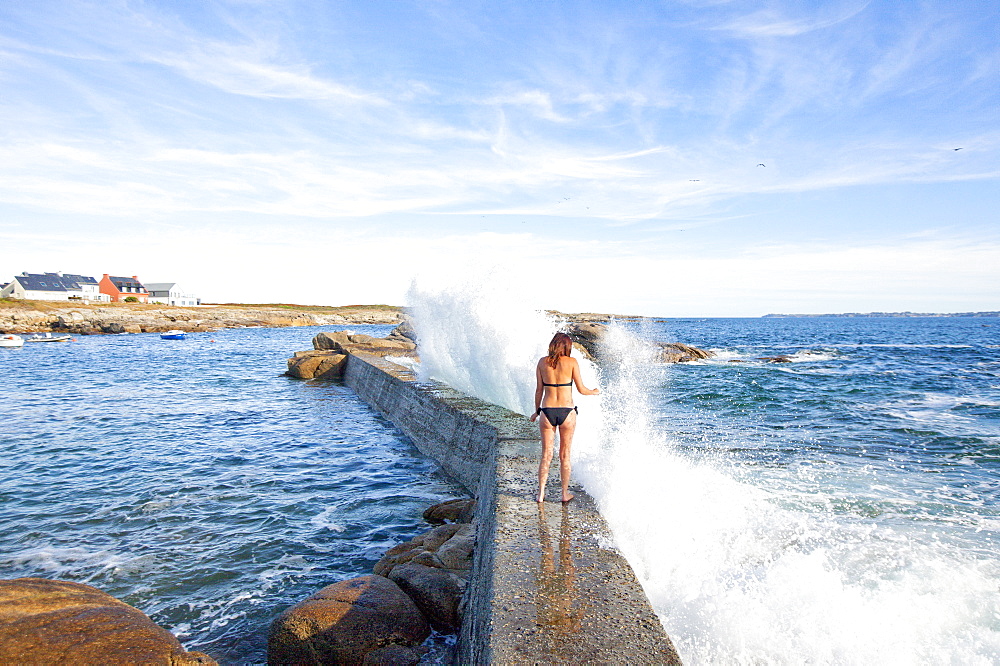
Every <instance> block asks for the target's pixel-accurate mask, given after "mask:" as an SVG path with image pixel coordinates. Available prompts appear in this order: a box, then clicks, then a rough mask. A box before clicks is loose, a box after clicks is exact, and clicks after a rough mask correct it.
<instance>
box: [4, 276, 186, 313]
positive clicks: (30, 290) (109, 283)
mask: <svg viewBox="0 0 1000 666" xmlns="http://www.w3.org/2000/svg"><path fill="white" fill-rule="evenodd" d="M0 298H19V299H25V300H33V301H70V302H73V301H79V302H82V303H161V304H163V305H181V306H184V305H201V299H200V298H198V297H197V296H193V295H191V294H188V293H186V292H185V291H184V290H183V289H181V288H180V287H179V286H178V285H177V283H176V282H147V283H145V284H143V283H142V282H140V281H139V278H138V277H137V276H135V275H133V276H132V277H118V276H115V275H108V274H107V273H105V274H104V277H102V278H101V279H100V281H98V280H95V279H94V278H92V277H88V276H86V275H73V274H71V273H63V272H56V273H27V272H25V273H21V274H20V275H15V276H14V279H12V280H11V281H10V282H7V283H0Z"/></svg>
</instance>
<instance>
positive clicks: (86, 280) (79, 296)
mask: <svg viewBox="0 0 1000 666" xmlns="http://www.w3.org/2000/svg"><path fill="white" fill-rule="evenodd" d="M0 298H24V299H29V300H33V301H87V302H90V301H108V300H110V299H109V298H108V297H107V296H106V295H104V294H102V293H101V292H100V287H99V286H98V284H97V280H95V279H94V278H92V277H87V276H86V275H73V274H72V273H62V272H56V273H28V272H27V271H25V272H24V273H21V274H20V275H15V276H14V279H13V280H11V281H10V283H9V284H7V286H5V287H4V288H3V289H2V290H0Z"/></svg>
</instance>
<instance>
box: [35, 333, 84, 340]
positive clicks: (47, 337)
mask: <svg viewBox="0 0 1000 666" xmlns="http://www.w3.org/2000/svg"><path fill="white" fill-rule="evenodd" d="M72 337H73V336H71V335H68V334H64V335H52V334H51V333H42V334H41V335H32V336H31V337H29V338H27V339H26V340H25V342H68V341H69V340H70V338H72Z"/></svg>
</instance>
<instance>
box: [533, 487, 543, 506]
mask: <svg viewBox="0 0 1000 666" xmlns="http://www.w3.org/2000/svg"><path fill="white" fill-rule="evenodd" d="M535 501H536V502H538V503H539V504H541V503H542V502H544V501H545V491H544V490H539V491H538V495H537V496H536V497H535Z"/></svg>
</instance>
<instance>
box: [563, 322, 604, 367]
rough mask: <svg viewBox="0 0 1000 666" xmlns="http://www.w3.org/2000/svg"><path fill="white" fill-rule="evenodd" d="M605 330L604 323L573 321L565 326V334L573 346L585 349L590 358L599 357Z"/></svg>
mask: <svg viewBox="0 0 1000 666" xmlns="http://www.w3.org/2000/svg"><path fill="white" fill-rule="evenodd" d="M607 331H608V327H607V326H606V325H604V324H595V323H592V322H574V323H571V324H569V326H567V327H566V333H567V335H569V337H571V338H572V339H573V346H574V347H576V348H577V349H580V348H582V349H583V350H584V351H586V352H587V357H588V358H590V359H595V358H600V355H601V354H600V351H601V350H600V347H601V344H602V343H603V341H604V335H605V334H606V333H607ZM578 345H579V346H578Z"/></svg>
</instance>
